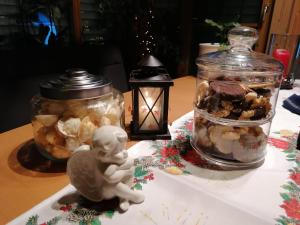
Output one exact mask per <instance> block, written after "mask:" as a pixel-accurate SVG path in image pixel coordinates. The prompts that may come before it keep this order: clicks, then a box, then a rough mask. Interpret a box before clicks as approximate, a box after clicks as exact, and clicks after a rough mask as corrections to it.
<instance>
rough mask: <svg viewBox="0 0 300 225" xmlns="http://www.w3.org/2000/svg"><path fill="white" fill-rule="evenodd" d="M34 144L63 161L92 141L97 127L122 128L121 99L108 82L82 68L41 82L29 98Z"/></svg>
mask: <svg viewBox="0 0 300 225" xmlns="http://www.w3.org/2000/svg"><path fill="white" fill-rule="evenodd" d="M32 108H33V115H32V126H33V133H34V139H35V143H36V145H37V147H38V149H39V150H40V152H41V153H42V154H43V155H44V156H46V157H47V158H49V159H53V160H63V159H67V158H69V156H70V155H71V154H72V152H73V151H74V150H75V149H77V148H79V147H82V148H85V147H87V146H88V145H90V144H91V139H92V135H93V133H94V131H95V129H96V128H98V127H101V126H103V125H115V126H119V127H122V128H124V98H123V95H122V93H120V92H119V91H117V90H115V89H114V88H113V87H112V84H111V82H110V81H108V80H107V79H105V78H104V77H101V76H94V75H92V74H89V73H87V72H86V71H84V70H81V69H72V70H68V71H67V72H66V74H63V75H61V76H60V77H59V78H58V79H56V80H51V81H47V82H44V83H41V84H40V94H38V95H36V96H34V97H33V99H32Z"/></svg>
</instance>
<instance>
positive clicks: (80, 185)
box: [67, 151, 104, 201]
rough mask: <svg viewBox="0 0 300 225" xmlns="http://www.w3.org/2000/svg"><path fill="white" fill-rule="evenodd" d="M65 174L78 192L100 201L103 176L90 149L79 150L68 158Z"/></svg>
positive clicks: (92, 199)
mask: <svg viewBox="0 0 300 225" xmlns="http://www.w3.org/2000/svg"><path fill="white" fill-rule="evenodd" d="M67 174H68V176H69V178H70V181H71V184H72V185H73V186H74V187H75V188H76V189H77V190H78V192H79V193H80V194H81V195H83V196H84V197H86V198H87V199H89V200H91V201H101V200H102V199H103V197H102V187H103V183H104V178H103V174H102V172H101V171H100V170H99V168H98V167H97V163H96V160H95V157H94V156H93V154H91V152H90V151H79V152H76V153H75V154H73V155H72V157H71V158H70V159H69V160H68V164H67Z"/></svg>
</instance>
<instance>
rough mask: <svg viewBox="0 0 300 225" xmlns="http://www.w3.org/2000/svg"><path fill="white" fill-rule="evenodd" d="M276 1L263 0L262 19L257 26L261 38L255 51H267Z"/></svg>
mask: <svg viewBox="0 0 300 225" xmlns="http://www.w3.org/2000/svg"><path fill="white" fill-rule="evenodd" d="M274 2H275V0H262V7H261V15H260V21H259V23H258V26H256V27H255V28H256V29H257V30H258V33H259V38H258V40H257V42H256V45H255V51H257V52H265V49H266V46H267V42H268V35H269V29H270V24H271V17H272V11H273V6H274ZM243 25H244V24H243ZM246 26H247V25H246Z"/></svg>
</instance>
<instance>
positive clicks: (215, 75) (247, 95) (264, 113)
mask: <svg viewBox="0 0 300 225" xmlns="http://www.w3.org/2000/svg"><path fill="white" fill-rule="evenodd" d="M228 38H229V42H230V45H231V47H230V49H229V50H226V51H218V52H213V53H208V54H205V55H202V56H201V57H199V58H198V59H197V60H196V64H197V67H198V75H197V87H196V96H195V102H194V128H193V136H192V140H191V144H192V146H193V147H194V148H195V150H196V151H197V152H198V153H199V154H200V155H201V156H202V157H204V158H205V159H206V160H208V161H209V162H210V163H213V164H215V165H217V166H219V167H221V168H223V169H229V170H231V169H247V168H255V167H258V166H260V165H262V163H263V162H264V156H265V153H266V152H265V149H266V144H267V137H268V135H269V131H270V126H271V121H272V118H273V116H274V114H275V106H276V101H277V96H278V91H279V86H280V81H281V76H282V71H283V67H282V65H281V63H280V62H278V61H276V60H275V59H273V58H272V57H270V56H268V55H265V54H262V53H256V52H253V51H252V50H251V47H252V45H253V44H254V43H255V42H256V40H257V38H258V34H257V31H256V30H255V29H253V28H249V27H236V28H233V29H232V30H230V31H229V33H228Z"/></svg>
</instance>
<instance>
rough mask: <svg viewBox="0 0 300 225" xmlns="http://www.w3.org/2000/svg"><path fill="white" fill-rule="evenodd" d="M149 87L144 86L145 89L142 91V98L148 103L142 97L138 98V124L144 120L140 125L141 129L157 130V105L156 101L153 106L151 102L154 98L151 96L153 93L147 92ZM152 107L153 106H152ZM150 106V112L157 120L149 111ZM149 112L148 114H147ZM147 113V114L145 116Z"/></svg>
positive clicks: (153, 101)
mask: <svg viewBox="0 0 300 225" xmlns="http://www.w3.org/2000/svg"><path fill="white" fill-rule="evenodd" d="M148 89H149V88H145V91H144V92H143V95H144V98H145V100H146V102H147V104H148V106H149V107H148V106H147V104H146V103H145V101H144V99H143V98H142V97H141V100H140V103H141V105H140V109H139V124H140V125H141V124H142V122H143V121H144V120H145V121H144V123H143V124H142V126H141V130H158V129H159V125H158V124H157V122H159V120H160V118H159V115H160V114H159V111H160V110H159V107H157V105H158V104H157V103H158V102H156V104H155V106H154V107H153V104H154V103H155V100H156V99H155V98H153V95H150V94H149V90H148ZM152 107H153V108H152ZM151 108H152V110H151V111H152V113H153V114H154V116H155V117H156V119H157V122H156V120H155V118H154V116H153V115H152V113H151V112H150V113H149V111H150V109H151ZM148 113H149V114H148ZM147 115H148V116H147ZM146 116H147V118H146V119H145V117H146Z"/></svg>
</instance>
